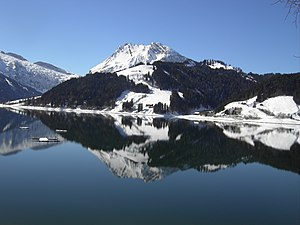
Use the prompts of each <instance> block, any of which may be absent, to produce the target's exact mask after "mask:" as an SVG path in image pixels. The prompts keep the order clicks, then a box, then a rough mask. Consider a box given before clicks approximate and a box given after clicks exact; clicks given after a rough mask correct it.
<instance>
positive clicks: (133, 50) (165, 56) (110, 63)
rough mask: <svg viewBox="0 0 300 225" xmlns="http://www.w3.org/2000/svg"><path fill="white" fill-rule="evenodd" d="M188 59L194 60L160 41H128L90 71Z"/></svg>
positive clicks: (104, 70) (105, 70)
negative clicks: (135, 42) (144, 43)
mask: <svg viewBox="0 0 300 225" xmlns="http://www.w3.org/2000/svg"><path fill="white" fill-rule="evenodd" d="M187 60H188V61H192V60H189V59H188V58H186V57H184V56H182V55H180V54H179V53H178V52H176V51H174V50H173V49H172V48H170V47H168V46H166V45H163V44H161V43H158V42H152V43H151V44H150V45H138V44H130V43H126V44H124V45H122V46H120V47H119V48H118V49H117V50H116V51H115V52H114V53H113V54H112V55H111V56H110V57H109V58H107V59H106V60H105V61H103V62H102V63H100V64H98V65H97V66H95V67H93V68H92V69H91V70H90V72H91V73H96V72H118V71H122V70H125V69H128V68H131V67H134V66H136V65H138V64H145V65H146V64H152V63H154V62H155V61H166V62H185V61H187Z"/></svg>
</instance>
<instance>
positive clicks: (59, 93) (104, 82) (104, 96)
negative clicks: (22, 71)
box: [31, 73, 149, 109]
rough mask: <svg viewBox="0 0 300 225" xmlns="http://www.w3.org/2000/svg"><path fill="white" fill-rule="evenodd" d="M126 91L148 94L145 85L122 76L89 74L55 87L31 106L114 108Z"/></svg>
mask: <svg viewBox="0 0 300 225" xmlns="http://www.w3.org/2000/svg"><path fill="white" fill-rule="evenodd" d="M126 90H131V91H134V92H139V93H147V92H149V89H148V87H147V86H146V85H143V84H135V83H133V82H130V81H128V80H127V79H126V77H124V76H117V75H115V74H110V73H109V74H89V75H87V76H85V77H80V78H78V79H71V80H68V81H66V82H63V83H61V84H60V85H57V86H56V87H54V88H52V89H51V90H50V91H48V92H46V93H45V94H43V95H42V97H41V98H40V99H37V100H35V102H34V103H33V102H32V103H31V104H37V105H50V106H52V107H67V108H77V107H82V108H93V109H100V108H103V107H114V105H115V101H116V100H117V98H118V97H119V96H120V95H121V94H122V92H124V91H126Z"/></svg>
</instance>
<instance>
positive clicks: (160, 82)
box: [30, 43, 300, 114]
mask: <svg viewBox="0 0 300 225" xmlns="http://www.w3.org/2000/svg"><path fill="white" fill-rule="evenodd" d="M274 77H276V78H274ZM277 77H281V78H280V79H279V78H277ZM288 77H291V78H292V79H291V80H290V81H287V78H288ZM260 85H263V89H261V88H259V87H261V86H260ZM280 85H282V87H281V88H279V86H280ZM297 87H299V77H298V75H297V74H290V75H278V74H268V75H263V76H262V75H259V74H253V73H249V74H248V73H245V72H243V70H242V69H240V68H237V67H233V66H231V65H228V64H226V63H225V62H223V61H220V60H204V61H202V62H196V61H193V60H191V59H189V58H187V57H184V56H182V55H180V54H179V53H177V52H176V51H174V50H172V49H171V48H170V47H168V46H165V45H162V44H160V43H151V44H150V45H134V44H125V45H123V46H121V47H119V48H118V49H117V50H116V52H115V53H114V54H113V55H112V56H111V57H109V58H108V59H106V60H105V61H104V62H103V63H101V64H99V65H98V66H96V67H94V68H92V69H91V70H90V73H89V74H88V75H87V76H85V77H82V78H80V79H79V80H77V81H74V80H70V81H67V82H65V83H63V84H60V85H58V86H57V87H55V88H54V89H52V90H50V91H48V92H47V93H45V94H44V95H43V96H42V97H41V99H39V100H37V101H35V102H30V105H38V106H45V105H47V106H53V107H65V108H72V109H75V108H81V109H98V110H105V111H110V112H115V113H119V112H134V113H141V114H153V113H157V114H165V113H175V114H176V113H180V114H190V113H193V112H195V111H203V110H216V109H217V110H218V111H221V110H222V109H221V108H222V106H224V105H225V104H226V103H229V102H232V101H238V100H244V99H249V98H250V97H248V98H245V96H250V95H251V97H254V96H258V100H257V101H258V102H261V101H263V100H265V99H263V98H266V97H268V96H269V97H275V96H279V95H289V96H294V97H295V98H296V99H299V94H300V93H299V91H298V90H299V88H297ZM276 90H277V91H276ZM247 93H248V94H247ZM254 93H258V94H256V95H253V94H254ZM252 95H253V96H252ZM274 95H275V96H274ZM296 103H297V104H299V100H296Z"/></svg>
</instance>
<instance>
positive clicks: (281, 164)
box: [0, 110, 300, 225]
mask: <svg viewBox="0 0 300 225" xmlns="http://www.w3.org/2000/svg"><path fill="white" fill-rule="evenodd" d="M20 127H21V128H20ZM56 130H63V131H59V132H57V131H56ZM37 137H48V138H57V139H58V140H59V141H60V142H58V143H40V142H36V141H35V139H32V138H37ZM299 174H300V129H299V127H288V128H286V127H274V126H272V125H268V126H249V125H232V124H231V125H230V124H218V123H217V124H213V123H198V122H193V121H184V120H176V121H175V120H165V119H158V118H156V119H153V118H136V117H132V118H129V117H118V116H114V117H112V116H100V115H75V114H63V113H38V112H27V113H23V115H22V114H17V113H14V112H9V111H5V110H0V182H1V183H0V192H1V195H0V224H1V225H2V224H13V225H23V224H24V225H25V224H31V225H32V224H55V225H57V224H114V225H115V224H170V225H171V224H172V225H176V224H185V225H186V224H208V225H214V224H230V225H234V224H243V225H247V224H249V225H255V224H264V225H265V224H278V225H279V224H280V225H281V224H289V225H293V224H295V225H296V224H297V225H298V224H300V191H299V190H300V176H299Z"/></svg>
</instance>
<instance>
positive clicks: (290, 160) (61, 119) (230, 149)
mask: <svg viewBox="0 0 300 225" xmlns="http://www.w3.org/2000/svg"><path fill="white" fill-rule="evenodd" d="M0 113H1V124H0V129H1V134H0V140H1V151H0V153H1V154H10V153H13V152H16V151H18V150H21V149H25V148H36V147H45V146H46V147H47V146H49V145H47V144H46V145H45V144H41V143H34V142H32V141H31V140H30V138H31V137H33V136H36V135H42V136H54V135H55V136H59V138H60V139H61V140H62V139H66V140H69V141H74V142H77V143H80V144H81V145H83V146H84V147H86V148H87V149H88V151H89V152H91V153H92V154H94V155H95V156H96V157H97V158H99V160H101V161H102V162H104V163H105V164H106V165H107V166H108V168H109V169H110V170H111V171H112V172H113V173H114V174H115V175H116V176H118V177H123V178H140V179H143V180H145V181H153V180H158V179H162V178H163V177H165V176H167V175H169V174H171V173H174V172H176V171H178V170H187V169H191V168H193V169H196V170H198V171H201V172H214V171H218V170H220V169H225V168H229V167H234V166H235V165H237V164H239V163H253V162H259V163H262V164H266V165H270V166H272V167H275V168H279V169H284V170H289V171H292V172H295V173H300V165H299V164H300V144H299V140H300V138H299V129H298V130H297V127H296V128H278V127H270V126H267V127H263V126H249V125H229V124H220V123H217V124H213V123H193V122H190V121H185V120H166V119H162V118H152V117H150V118H139V117H122V116H114V117H112V116H111V115H110V116H103V115H77V114H65V113H56V112H51V113H41V112H27V115H29V116H25V115H18V114H15V113H12V112H7V111H3V110H2V111H0ZM37 118H38V119H37ZM21 125H22V126H24V125H26V126H28V127H29V129H28V130H25V131H24V130H22V129H20V126H21ZM57 129H63V130H66V131H67V132H65V133H59V134H55V130H57ZM283 150H284V151H283Z"/></svg>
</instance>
